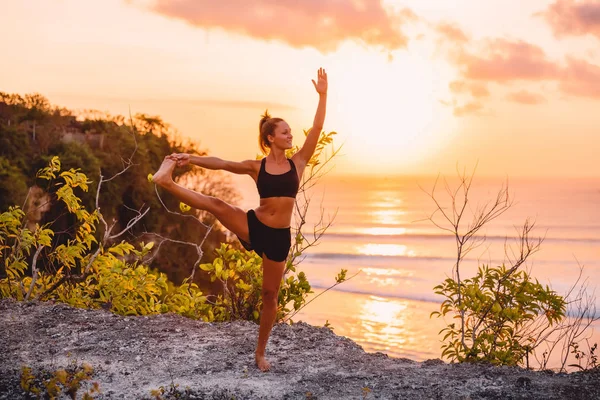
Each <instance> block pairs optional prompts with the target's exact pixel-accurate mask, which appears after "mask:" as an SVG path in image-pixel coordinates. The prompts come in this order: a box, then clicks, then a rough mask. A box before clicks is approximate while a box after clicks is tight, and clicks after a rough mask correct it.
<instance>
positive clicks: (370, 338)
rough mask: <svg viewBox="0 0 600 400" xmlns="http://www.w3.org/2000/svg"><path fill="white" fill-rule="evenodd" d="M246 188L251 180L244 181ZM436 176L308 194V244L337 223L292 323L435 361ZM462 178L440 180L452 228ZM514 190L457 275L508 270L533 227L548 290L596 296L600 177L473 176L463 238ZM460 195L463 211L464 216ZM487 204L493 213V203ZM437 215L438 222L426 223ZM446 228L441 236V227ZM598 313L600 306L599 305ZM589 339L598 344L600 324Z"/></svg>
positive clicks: (452, 244)
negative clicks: (343, 274) (521, 237)
mask: <svg viewBox="0 0 600 400" xmlns="http://www.w3.org/2000/svg"><path fill="white" fill-rule="evenodd" d="M246 178H247V177H246ZM234 182H235V184H236V186H237V187H238V189H239V190H240V192H241V194H242V197H243V200H242V201H241V203H240V206H241V207H242V208H244V209H248V208H253V207H256V205H257V204H258V201H259V198H258V195H257V194H256V189H255V187H254V185H253V182H252V180H251V179H249V178H247V179H245V180H241V179H236V180H234ZM435 182H436V177H397V178H394V177H388V178H381V177H369V178H365V177H360V178H353V177H336V176H325V177H324V178H322V179H321V180H320V181H319V182H318V183H317V184H316V185H315V186H314V187H312V188H311V189H310V190H308V191H307V196H308V198H310V199H311V203H310V208H309V212H308V214H307V218H306V221H307V223H306V225H305V229H304V234H305V235H308V236H311V235H312V234H313V230H314V229H313V228H314V226H315V224H316V223H317V222H318V221H319V220H322V219H323V220H324V221H326V222H327V221H330V222H331V225H330V226H329V228H328V229H327V230H326V231H325V233H324V235H323V236H322V237H321V239H320V240H319V241H318V242H317V244H316V245H315V246H312V247H310V248H308V249H307V250H306V251H305V254H304V255H303V257H304V259H303V261H302V262H301V263H300V265H299V270H302V271H304V272H305V273H306V275H307V277H308V280H309V282H310V283H311V285H312V287H313V289H314V291H315V293H314V294H313V295H311V297H310V298H309V301H311V303H310V304H308V305H307V306H306V307H305V308H304V309H303V310H302V311H301V312H299V313H298V314H297V315H295V316H294V318H293V320H294V321H305V322H308V323H310V324H313V325H317V326H322V325H324V324H325V323H326V322H328V323H329V324H330V325H331V326H332V327H333V329H334V332H335V333H337V334H339V335H343V336H347V337H349V338H351V339H352V340H354V341H356V342H357V343H358V344H360V345H361V346H362V347H363V348H364V349H365V350H366V351H370V352H383V353H386V354H388V355H389V356H391V357H407V358H411V359H414V360H425V359H429V358H439V357H440V355H441V350H440V346H441V342H440V339H441V337H440V336H439V335H438V332H439V331H440V329H442V328H443V327H444V326H446V324H447V323H450V322H452V321H451V320H450V319H448V318H447V319H446V321H444V319H442V318H430V317H429V315H430V313H431V312H432V311H436V310H438V309H439V306H440V303H441V302H442V301H443V299H442V297H441V296H439V295H436V294H435V293H434V291H433V287H434V286H436V285H438V284H439V283H441V282H442V281H443V280H444V279H445V278H446V277H448V276H452V271H453V266H454V264H455V262H456V257H457V251H456V240H455V237H454V236H453V234H452V233H451V232H448V231H446V230H444V229H445V228H450V225H449V223H448V221H444V219H443V215H442V213H441V212H440V211H438V212H437V213H435V214H434V212H435V211H436V209H437V206H436V204H435V202H434V200H433V199H432V197H431V196H430V194H431V192H432V189H433V188H434V184H435ZM457 185H458V181H457V179H456V177H450V178H448V180H447V181H445V179H444V178H443V177H439V178H437V185H436V186H435V187H436V190H435V194H434V198H435V199H436V201H437V202H438V203H439V205H440V207H441V209H442V210H444V212H445V213H446V215H447V216H449V217H450V218H452V216H451V210H452V203H451V197H450V196H449V194H448V190H456V189H457V188H458V186H457ZM503 185H504V186H507V187H508V193H509V196H510V199H511V201H512V205H511V206H510V207H509V208H508V209H507V210H506V211H505V212H504V213H503V214H501V215H499V216H498V217H497V218H495V219H493V220H492V221H490V222H489V223H487V224H486V225H484V227H483V228H482V229H481V230H480V231H479V236H485V241H483V242H482V244H481V245H480V246H478V247H476V248H474V249H472V250H471V251H470V252H469V253H468V254H467V255H466V256H465V257H464V259H463V260H462V262H461V265H462V267H461V277H462V278H463V279H464V278H466V277H470V276H472V275H473V274H474V273H475V271H476V270H477V268H478V266H481V265H483V264H485V265H490V266H497V265H501V264H502V263H505V264H506V265H510V262H511V260H514V259H515V257H516V256H517V254H516V253H515V252H516V251H517V250H518V246H517V242H516V241H515V239H516V238H517V237H518V232H519V231H520V230H522V228H523V224H524V223H525V221H526V220H528V219H529V221H530V222H532V223H533V224H534V228H533V230H532V231H531V233H530V235H529V236H530V237H531V238H532V239H536V238H542V239H543V240H542V243H541V245H540V248H539V250H538V251H537V252H535V253H534V254H532V255H531V256H530V257H529V259H528V262H527V263H526V264H525V265H524V268H525V269H526V270H528V271H529V272H530V273H531V275H532V276H533V277H534V278H535V279H537V280H539V282H540V283H542V284H544V285H546V284H547V285H549V286H550V287H551V288H552V289H553V290H555V291H556V292H558V293H559V294H566V292H567V291H568V290H569V288H570V287H571V286H572V285H573V283H574V282H576V281H577V279H578V276H579V273H580V269H581V268H582V267H583V273H582V279H581V281H580V282H585V284H586V285H587V286H588V293H590V294H592V293H593V292H594V290H596V293H597V294H598V295H600V292H598V290H597V289H598V288H599V287H600V178H585V179H583V178H581V179H566V178H555V179H552V178H539V179H533V178H520V179H509V180H508V181H507V180H506V179H502V178H477V176H475V177H474V178H473V181H472V184H471V188H470V192H469V196H468V203H467V205H466V207H465V213H464V217H463V224H462V226H463V228H462V230H461V231H462V232H466V230H467V227H468V225H469V223H470V222H471V221H472V216H473V213H477V210H481V207H484V206H485V205H486V204H487V205H488V207H489V206H490V204H493V202H495V200H496V197H497V194H498V192H499V190H501V188H502V187H503ZM462 196H463V192H458V195H457V196H456V204H457V206H458V207H461V206H462V199H463V197H462ZM490 202H491V203H490ZM432 214H433V221H434V222H435V224H434V222H432V221H431V220H429V219H428V218H429V217H431V216H432ZM436 224H437V225H439V226H436ZM341 269H346V270H348V274H347V275H348V276H349V277H350V276H353V275H355V276H354V277H353V278H352V279H350V280H348V281H347V282H344V283H342V284H340V285H338V286H336V287H335V288H333V289H331V290H329V291H327V292H326V293H322V292H323V291H325V290H326V289H327V288H329V287H330V286H332V285H333V284H334V283H335V275H336V274H337V273H338V272H339V271H340V270H341ZM595 306H596V308H597V309H598V311H599V312H600V300H599V299H598V298H596V299H595ZM592 328H595V329H593V332H592V333H591V335H592V336H591V338H590V340H591V341H595V342H599V343H600V324H595V325H594V326H593V327H592Z"/></svg>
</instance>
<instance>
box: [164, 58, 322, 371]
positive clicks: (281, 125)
mask: <svg viewBox="0 0 600 400" xmlns="http://www.w3.org/2000/svg"><path fill="white" fill-rule="evenodd" d="M312 83H313V85H314V86H315V89H316V91H317V93H318V94H319V105H318V106H317V112H316V115H315V119H314V122H313V126H312V128H311V130H310V132H309V133H308V135H307V137H306V140H305V141H304V145H303V146H302V148H301V149H300V150H298V152H297V153H296V154H294V155H293V156H292V158H290V159H288V158H287V157H286V155H285V151H286V150H287V149H290V148H292V130H291V129H290V127H289V125H288V124H287V123H286V122H285V121H284V120H283V119H281V118H271V117H270V116H269V115H268V113H266V112H265V114H264V115H263V116H262V119H261V120H260V125H259V136H258V140H259V146H260V149H261V150H262V152H263V153H264V154H265V155H266V157H265V158H263V159H262V160H245V161H242V162H234V161H225V160H222V159H220V158H217V157H200V156H196V155H191V154H184V153H181V154H172V155H170V156H167V157H165V159H164V161H163V163H162V164H161V166H160V169H159V170H158V171H157V172H156V174H154V177H153V180H154V182H155V183H156V184H157V185H159V186H161V187H163V188H164V189H166V190H167V191H168V192H169V193H171V194H173V195H174V196H175V197H177V198H178V199H179V200H180V201H182V202H183V203H185V204H188V205H189V206H192V207H194V208H197V209H200V210H206V211H208V212H210V213H212V214H213V215H214V216H215V217H216V218H217V219H218V220H219V221H220V222H221V224H223V226H224V227H225V228H227V229H229V230H230V231H231V232H233V233H234V234H235V235H237V236H238V238H239V239H240V242H241V243H242V244H243V246H244V247H245V248H246V249H248V250H254V251H255V252H256V253H257V254H258V255H260V256H261V257H262V260H263V263H262V266H263V287H262V300H263V309H262V313H261V316H260V328H259V333H258V344H257V346H256V353H255V359H256V365H257V366H258V368H260V369H261V370H262V371H268V370H269V369H270V367H271V366H270V364H269V362H268V361H267V360H266V359H265V349H266V346H267V341H268V339H269V335H270V333H271V328H272V327H273V324H274V322H275V316H276V314H277V298H278V294H279V286H280V283H281V279H282V278H283V272H284V269H285V260H286V258H287V256H288V252H289V250H290V247H291V236H290V224H291V220H292V212H293V210H294V201H295V198H296V194H297V193H298V187H299V183H300V180H301V178H302V174H303V172H304V169H305V167H306V164H307V163H308V161H309V160H310V158H311V157H312V155H313V153H314V152H315V148H316V146H317V142H318V140H319V136H320V134H321V130H322V129H323V123H324V121H325V109H326V104H327V74H326V73H325V70H324V69H322V68H320V69H319V71H318V73H317V81H316V82H315V81H314V80H313V81H312ZM189 163H191V164H194V165H198V166H200V167H203V168H208V169H222V170H225V171H229V172H233V173H235V174H247V175H250V176H251V177H252V178H253V179H254V181H255V182H256V187H257V188H258V193H259V194H260V206H259V207H258V208H256V209H255V210H250V211H248V212H247V213H246V212H244V211H243V210H242V209H240V208H238V207H235V206H232V205H230V204H227V203H226V202H224V201H222V200H220V199H218V198H215V197H210V196H206V195H203V194H201V193H197V192H194V191H193V190H189V189H186V188H184V187H183V186H181V185H178V184H177V183H175V182H174V181H173V179H172V173H173V169H174V168H175V166H184V165H187V164H189Z"/></svg>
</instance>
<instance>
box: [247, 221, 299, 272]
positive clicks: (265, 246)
mask: <svg viewBox="0 0 600 400" xmlns="http://www.w3.org/2000/svg"><path fill="white" fill-rule="evenodd" d="M246 215H247V217H248V233H249V236H250V243H248V242H246V241H244V240H242V239H240V238H239V237H238V239H240V243H242V246H244V248H245V249H246V250H248V251H251V250H254V251H255V252H256V254H258V255H259V256H261V257H262V256H263V253H264V254H265V255H266V256H267V258H268V259H269V260H273V261H279V262H281V261H285V259H286V258H287V256H288V253H289V252H290V247H292V236H291V230H290V228H271V227H270V226H267V225H265V224H263V223H262V222H260V221H259V220H258V218H256V213H255V212H254V210H249V211H248V212H247V213H246Z"/></svg>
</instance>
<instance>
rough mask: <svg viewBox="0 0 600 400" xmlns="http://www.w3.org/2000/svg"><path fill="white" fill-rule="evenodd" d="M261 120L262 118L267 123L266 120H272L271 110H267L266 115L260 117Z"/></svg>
mask: <svg viewBox="0 0 600 400" xmlns="http://www.w3.org/2000/svg"><path fill="white" fill-rule="evenodd" d="M260 118H261V119H262V120H265V121H266V120H268V119H270V118H271V115H270V114H269V109H266V110H265V113H264V114H263V115H261V116H260Z"/></svg>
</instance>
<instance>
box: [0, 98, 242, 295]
mask: <svg viewBox="0 0 600 400" xmlns="http://www.w3.org/2000/svg"><path fill="white" fill-rule="evenodd" d="M126 122H127V123H126ZM175 152H188V153H196V154H200V155H204V154H206V152H205V151H203V150H200V149H199V148H198V146H197V145H195V144H193V143H190V142H184V141H182V140H180V139H178V134H177V132H176V131H175V130H174V129H173V128H172V127H171V126H170V125H169V124H167V123H166V122H164V121H162V119H161V118H160V117H157V116H150V115H146V114H142V113H139V114H135V115H133V116H131V117H129V118H127V119H126V118H124V117H122V116H111V115H108V114H105V113H100V112H95V111H84V112H79V113H78V114H74V113H73V112H71V111H69V110H66V109H62V108H58V107H55V106H52V105H51V104H50V102H49V101H48V100H47V99H46V98H45V97H43V96H41V95H39V94H31V95H25V96H19V95H15V94H7V93H3V92H0V211H5V210H7V209H8V208H9V207H11V206H13V205H16V204H18V205H22V207H23V209H24V210H26V214H27V215H26V219H25V220H24V221H23V222H24V224H26V225H28V226H30V228H31V229H32V230H33V228H32V227H33V225H35V224H36V223H39V224H40V225H46V224H48V228H49V229H51V230H52V231H53V232H54V233H55V234H54V235H53V237H52V241H53V243H54V244H55V245H60V244H65V243H66V242H67V241H68V240H70V239H72V234H73V231H72V229H71V227H72V226H73V225H74V224H75V223H77V221H76V219H75V217H74V215H72V214H71V213H69V212H67V210H65V207H64V203H59V202H52V203H51V205H52V207H49V209H47V210H44V212H43V213H41V212H38V211H36V208H38V205H40V204H41V203H42V204H43V203H45V202H44V201H42V202H40V201H39V196H40V195H44V196H45V195H49V196H50V197H51V198H53V197H54V196H55V194H56V193H55V190H56V187H55V186H52V185H48V183H47V181H44V180H40V179H39V178H36V177H35V175H36V171H37V170H38V169H40V168H42V167H44V166H45V165H47V164H48V163H49V162H50V161H51V159H52V157H53V156H58V157H59V158H60V160H61V164H62V167H63V169H64V170H69V169H71V168H74V169H77V168H79V169H80V172H81V173H84V174H85V175H86V176H87V177H88V178H89V180H90V181H92V182H91V183H89V185H91V186H90V187H91V189H92V190H90V192H83V193H81V194H80V200H81V204H82V205H84V206H85V208H86V209H87V210H92V209H93V208H97V207H99V208H101V209H102V214H103V215H104V217H105V219H106V220H107V221H112V220H113V219H114V220H116V221H117V223H116V226H115V229H118V230H120V229H123V228H124V227H125V224H126V221H129V220H130V219H131V218H132V217H133V216H135V215H136V214H135V211H136V210H139V209H140V208H142V207H144V206H149V207H152V208H157V209H158V208H159V207H161V205H160V204H159V202H158V200H157V198H156V196H155V193H154V190H153V187H152V186H150V185H147V184H145V183H146V176H145V174H146V173H147V172H148V171H154V170H156V169H157V168H158V166H159V165H160V163H161V162H162V159H163V158H164V156H165V155H167V154H171V153H175ZM128 157H129V159H128ZM128 162H131V163H132V164H135V166H136V168H129V169H128V170H127V171H126V172H124V173H123V174H122V179H114V180H111V181H110V182H109V181H108V179H110V177H113V176H115V175H116V174H118V173H119V172H120V171H122V170H123V168H124V166H125V165H126V164H127V163H128ZM100 175H104V176H105V177H107V178H106V179H107V181H106V182H105V183H104V185H103V191H102V197H101V199H100V201H99V203H98V204H97V207H96V204H95V196H94V195H95V190H93V189H96V187H97V186H96V185H97V184H99V183H100ZM175 179H180V180H185V182H186V185H187V186H188V187H192V188H195V189H202V191H203V193H206V194H208V195H211V196H218V197H219V198H222V199H224V200H227V201H235V199H236V198H237V194H236V193H235V192H234V191H233V189H232V188H231V186H230V184H229V183H228V182H227V181H226V180H224V179H223V177H222V176H221V175H220V174H218V173H216V172H215V171H208V170H202V169H192V168H183V169H178V170H177V171H176V172H175ZM38 189H39V190H38ZM37 192H40V193H37ZM36 193H37V194H36ZM26 199H27V201H26ZM165 202H166V204H167V205H168V206H170V207H171V206H177V205H178V202H177V201H176V200H175V199H173V198H168V199H166V200H165ZM36 203H37V204H36ZM90 212H91V211H90ZM191 214H193V215H196V216H199V217H200V218H201V219H202V220H203V221H204V222H205V223H207V224H212V223H213V222H214V219H213V218H212V216H209V215H206V214H202V213H200V212H198V211H197V210H194V211H192V212H191ZM140 222H141V223H140V224H137V225H136V226H134V227H131V228H130V229H129V231H128V233H127V234H128V239H129V240H133V239H134V238H137V237H141V236H143V235H144V234H145V233H146V232H155V233H158V234H162V235H167V234H168V236H169V237H171V238H173V239H177V240H194V238H197V237H199V236H200V235H202V234H203V233H204V232H203V231H201V230H200V228H199V227H198V226H197V225H195V224H181V223H180V220H179V218H173V216H170V215H168V214H165V213H148V214H146V215H145V216H144V218H143V219H142V220H141V221H140ZM103 232H104V231H103V227H102V226H99V229H98V230H97V231H96V232H95V237H96V239H97V240H99V239H100V237H101V235H102V234H103ZM143 239H144V240H146V241H148V238H143ZM224 240H227V236H226V234H225V232H224V230H222V229H221V227H220V226H218V225H217V226H215V227H214V228H213V229H211V231H210V235H209V237H208V239H207V240H206V241H205V242H204V254H205V257H204V259H203V260H202V261H203V262H209V261H211V260H212V256H213V251H212V250H213V249H214V248H215V247H216V246H217V245H218V243H220V242H222V241H224ZM41 256H43V254H42V255H41ZM193 256H194V252H193V250H192V249H189V248H187V247H185V246H181V245H179V244H177V243H174V242H173V243H168V244H165V246H163V247H162V249H161V252H160V254H158V255H157V256H156V257H155V258H154V259H153V263H154V264H153V266H154V267H155V268H160V270H161V271H162V272H165V273H167V275H168V276H169V278H170V279H171V280H173V281H174V282H177V283H181V282H182V281H183V279H184V278H185V277H186V276H189V269H187V270H186V269H184V268H181V266H183V265H187V262H186V261H187V260H189V259H190V258H192V257H193ZM29 261H31V260H29ZM39 264H40V265H39V268H40V269H42V270H46V271H56V270H58V269H59V268H60V266H59V265H58V264H56V263H53V262H52V260H50V259H49V258H48V257H40V260H39ZM201 278H202V276H200V275H198V276H197V277H196V283H197V284H200V285H204V286H208V285H206V283H205V282H203V281H202V280H201Z"/></svg>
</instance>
